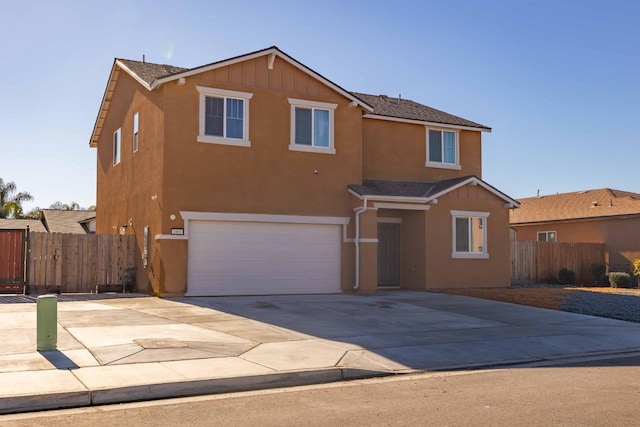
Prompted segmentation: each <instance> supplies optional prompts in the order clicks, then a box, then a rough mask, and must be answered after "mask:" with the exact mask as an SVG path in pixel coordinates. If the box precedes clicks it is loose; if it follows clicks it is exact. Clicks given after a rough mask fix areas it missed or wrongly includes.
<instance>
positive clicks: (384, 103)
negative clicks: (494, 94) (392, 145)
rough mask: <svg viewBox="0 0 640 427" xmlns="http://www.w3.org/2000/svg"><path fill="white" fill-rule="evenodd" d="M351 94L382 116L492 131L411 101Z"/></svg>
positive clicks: (374, 112) (384, 96)
mask: <svg viewBox="0 0 640 427" xmlns="http://www.w3.org/2000/svg"><path fill="white" fill-rule="evenodd" d="M351 94H352V95H353V96H355V97H357V98H359V99H360V100H362V101H364V102H366V103H367V104H369V105H371V106H372V107H373V114H377V115H380V116H385V117H395V118H398V119H408V120H418V121H424V122H432V123H441V124H447V125H455V126H465V127H472V128H478V129H482V130H491V128H489V127H487V126H484V125H481V124H479V123H475V122H472V121H470V120H467V119H463V118H462V117H458V116H454V115H453V114H449V113H445V112H444V111H440V110H436V109H435V108H431V107H428V106H426V105H423V104H419V103H417V102H414V101H411V100H409V99H400V98H392V97H389V96H386V95H367V94H366V93H358V92H351Z"/></svg>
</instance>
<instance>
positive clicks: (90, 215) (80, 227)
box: [42, 209, 96, 234]
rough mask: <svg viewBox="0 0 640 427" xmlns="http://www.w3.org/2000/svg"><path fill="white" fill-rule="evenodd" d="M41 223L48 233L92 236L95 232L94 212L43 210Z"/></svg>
mask: <svg viewBox="0 0 640 427" xmlns="http://www.w3.org/2000/svg"><path fill="white" fill-rule="evenodd" d="M42 222H43V223H44V225H45V227H46V228H47V230H48V231H49V232H50V233H71V234H92V233H95V232H96V213H95V211H82V210H80V211H66V210H59V209H44V210H43V211H42Z"/></svg>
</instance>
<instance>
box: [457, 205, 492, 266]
mask: <svg viewBox="0 0 640 427" xmlns="http://www.w3.org/2000/svg"><path fill="white" fill-rule="evenodd" d="M451 217H452V229H453V233H452V234H453V238H452V244H453V253H452V257H453V258H489V253H488V252H487V218H488V217H489V212H468V211H451Z"/></svg>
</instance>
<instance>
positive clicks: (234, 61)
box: [151, 48, 277, 89]
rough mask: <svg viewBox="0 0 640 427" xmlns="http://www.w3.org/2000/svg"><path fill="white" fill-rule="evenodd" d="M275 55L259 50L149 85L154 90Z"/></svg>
mask: <svg viewBox="0 0 640 427" xmlns="http://www.w3.org/2000/svg"><path fill="white" fill-rule="evenodd" d="M273 53H275V54H276V55H277V51H276V49H274V48H271V49H267V50H261V51H258V52H254V53H251V54H248V55H243V56H238V57H235V58H232V59H227V60H222V61H219V62H214V63H213V64H210V65H207V66H204V67H196V68H192V69H190V70H186V71H183V72H181V73H177V74H174V75H171V76H167V77H162V78H160V79H156V80H154V81H153V83H151V88H152V89H154V88H156V87H158V86H160V85H162V84H164V83H167V82H171V81H173V80H178V79H180V78H186V77H190V76H195V75H196V74H201V73H206V72H207V71H211V70H216V69H218V68H222V67H228V66H229V65H233V64H237V63H239V62H244V61H249V60H251V59H255V58H259V57H261V56H265V55H271V54H273Z"/></svg>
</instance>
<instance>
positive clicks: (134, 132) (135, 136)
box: [132, 113, 138, 153]
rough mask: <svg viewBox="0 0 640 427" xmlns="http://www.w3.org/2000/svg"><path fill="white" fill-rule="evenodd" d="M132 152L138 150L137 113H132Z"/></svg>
mask: <svg viewBox="0 0 640 427" xmlns="http://www.w3.org/2000/svg"><path fill="white" fill-rule="evenodd" d="M132 145H133V152H134V153H135V152H136V151H138V113H135V114H134V115H133V144H132Z"/></svg>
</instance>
